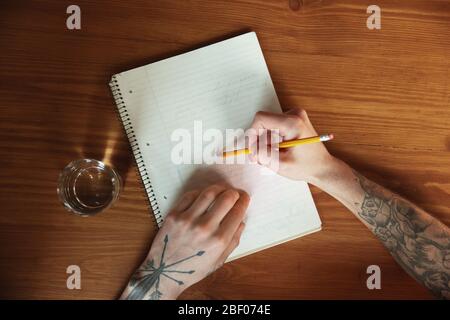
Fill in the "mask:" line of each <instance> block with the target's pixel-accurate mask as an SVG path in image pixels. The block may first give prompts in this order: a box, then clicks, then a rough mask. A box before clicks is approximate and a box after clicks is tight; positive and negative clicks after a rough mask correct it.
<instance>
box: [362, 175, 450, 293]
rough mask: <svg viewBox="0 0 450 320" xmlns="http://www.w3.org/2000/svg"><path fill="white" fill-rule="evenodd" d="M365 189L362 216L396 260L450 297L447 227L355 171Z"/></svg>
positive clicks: (417, 278) (429, 285)
mask: <svg viewBox="0 0 450 320" xmlns="http://www.w3.org/2000/svg"><path fill="white" fill-rule="evenodd" d="M354 174H355V176H356V180H357V181H358V183H359V185H360V186H361V188H362V190H363V191H364V199H363V201H362V203H361V204H360V203H356V205H358V206H360V208H359V211H358V215H359V216H360V217H361V218H362V219H363V220H364V221H366V222H367V223H368V224H369V226H370V229H371V230H372V231H373V233H374V234H375V235H376V236H377V237H378V238H379V239H380V240H381V241H382V242H383V244H384V245H385V246H386V248H387V249H388V250H389V252H390V253H391V255H392V256H393V257H394V259H395V260H396V261H397V262H398V263H399V264H400V265H401V266H402V267H403V269H405V270H406V271H407V272H408V273H409V274H410V275H411V276H412V277H413V278H415V279H416V280H417V281H419V282H420V283H421V284H423V285H424V286H425V287H427V288H428V289H429V290H430V291H432V292H433V293H434V294H435V295H436V296H437V297H439V298H441V299H450V232H449V229H448V227H447V226H445V225H444V224H442V223H440V222H439V221H438V220H436V219H433V218H432V217H430V216H429V215H428V214H427V213H425V212H424V211H422V210H421V209H419V208H415V207H414V206H413V205H412V204H410V203H409V202H407V201H406V200H404V199H402V198H400V197H399V196H397V195H395V194H393V193H391V192H389V191H388V190H386V189H384V188H382V187H380V186H379V185H377V184H375V183H374V182H371V181H370V180H368V179H366V178H365V177H363V176H362V175H360V174H359V173H358V172H356V171H354Z"/></svg>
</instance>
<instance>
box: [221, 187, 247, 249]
mask: <svg viewBox="0 0 450 320" xmlns="http://www.w3.org/2000/svg"><path fill="white" fill-rule="evenodd" d="M239 193H240V195H239V200H238V201H236V203H235V204H234V206H233V208H232V209H231V210H230V211H228V213H227V214H226V215H225V217H224V218H223V219H222V221H221V223H220V225H219V229H218V230H217V236H218V237H220V238H223V239H224V241H225V242H228V241H230V240H231V237H232V236H233V234H234V233H235V232H236V230H237V228H238V227H239V225H240V224H241V222H242V220H244V217H245V212H246V211H247V208H248V206H249V204H250V197H249V196H248V194H247V193H246V192H244V191H240V192H239Z"/></svg>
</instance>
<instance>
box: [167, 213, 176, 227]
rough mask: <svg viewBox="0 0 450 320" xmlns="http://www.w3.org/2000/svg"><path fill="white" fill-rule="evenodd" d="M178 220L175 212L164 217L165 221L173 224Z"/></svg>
mask: <svg viewBox="0 0 450 320" xmlns="http://www.w3.org/2000/svg"><path fill="white" fill-rule="evenodd" d="M175 221H176V219H175V215H174V214H173V213H169V214H168V215H167V216H166V217H165V218H164V223H165V224H167V225H171V224H174V223H175Z"/></svg>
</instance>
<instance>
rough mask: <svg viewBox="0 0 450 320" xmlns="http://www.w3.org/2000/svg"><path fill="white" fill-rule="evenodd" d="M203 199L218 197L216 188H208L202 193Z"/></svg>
mask: <svg viewBox="0 0 450 320" xmlns="http://www.w3.org/2000/svg"><path fill="white" fill-rule="evenodd" d="M201 198H202V200H206V201H212V200H214V199H215V198H216V191H215V190H214V189H206V190H205V191H204V192H203V193H202V195H201Z"/></svg>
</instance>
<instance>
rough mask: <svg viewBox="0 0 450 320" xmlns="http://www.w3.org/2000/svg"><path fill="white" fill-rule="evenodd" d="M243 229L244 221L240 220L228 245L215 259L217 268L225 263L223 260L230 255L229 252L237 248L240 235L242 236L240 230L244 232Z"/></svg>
mask: <svg viewBox="0 0 450 320" xmlns="http://www.w3.org/2000/svg"><path fill="white" fill-rule="evenodd" d="M244 229H245V223H244V222H241V224H240V225H239V227H238V229H237V230H236V232H235V233H234V234H233V237H232V238H231V241H230V244H229V245H228V247H227V248H226V249H225V251H224V252H223V253H222V254H221V255H220V257H219V259H218V260H217V261H218V263H217V265H218V268H220V267H221V266H222V265H223V264H224V263H225V261H226V260H227V258H228V257H229V256H230V254H231V253H232V252H233V251H234V249H236V248H237V246H238V245H239V241H240V239H241V236H242V232H244Z"/></svg>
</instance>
